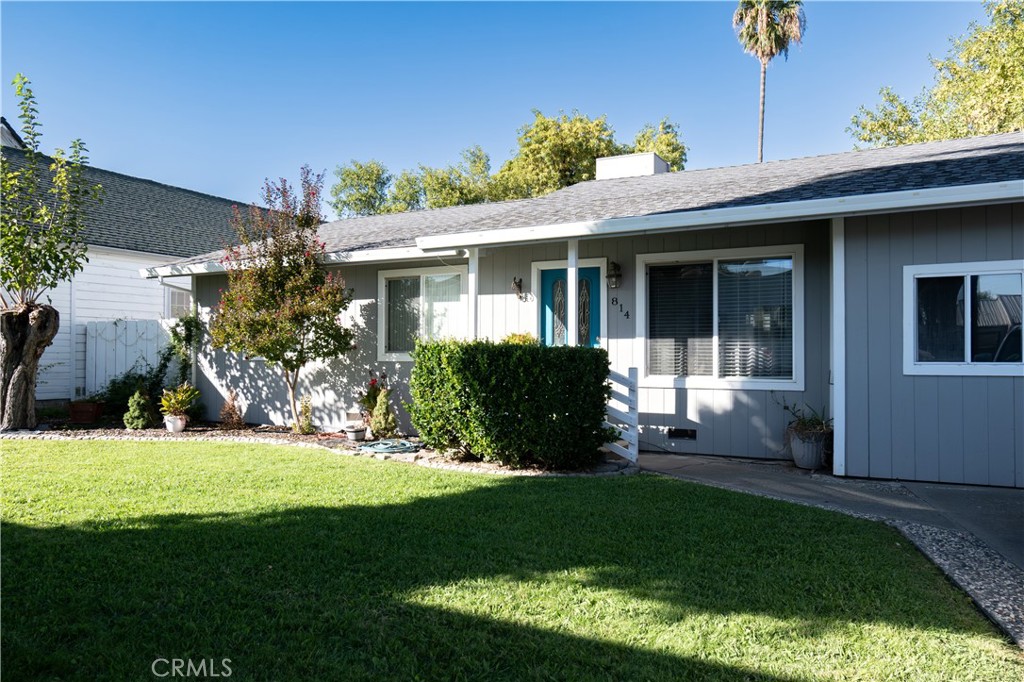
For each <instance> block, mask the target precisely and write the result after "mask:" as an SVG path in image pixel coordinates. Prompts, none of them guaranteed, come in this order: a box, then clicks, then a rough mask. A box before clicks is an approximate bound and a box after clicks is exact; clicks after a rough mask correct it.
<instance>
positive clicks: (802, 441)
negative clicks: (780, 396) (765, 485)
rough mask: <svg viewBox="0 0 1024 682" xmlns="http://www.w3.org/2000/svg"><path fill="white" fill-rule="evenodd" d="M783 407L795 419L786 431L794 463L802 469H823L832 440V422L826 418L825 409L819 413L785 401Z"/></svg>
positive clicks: (808, 407) (810, 408) (807, 407)
mask: <svg viewBox="0 0 1024 682" xmlns="http://www.w3.org/2000/svg"><path fill="white" fill-rule="evenodd" d="M782 407H783V409H784V410H785V411H786V412H788V413H789V414H790V416H791V417H792V418H793V419H792V420H791V421H790V422H789V426H788V427H787V429H786V435H787V439H786V440H787V441H788V442H789V450H790V453H791V454H792V455H793V463H794V464H796V465H797V466H798V467H800V468H801V469H821V468H822V467H824V466H825V464H826V461H825V459H826V458H825V455H826V453H827V452H828V451H829V450H830V449H831V440H832V420H831V419H827V418H826V417H825V408H824V407H822V408H821V411H820V412H819V411H818V410H815V409H814V408H813V407H810V406H809V405H805V406H804V407H800V406H798V405H788V404H786V403H785V401H783V404H782Z"/></svg>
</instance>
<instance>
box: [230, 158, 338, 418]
mask: <svg viewBox="0 0 1024 682" xmlns="http://www.w3.org/2000/svg"><path fill="white" fill-rule="evenodd" d="M301 184H302V187H301V191H300V192H299V193H298V194H296V193H295V192H294V191H293V190H292V188H291V186H290V185H289V184H288V181H287V180H285V179H283V178H282V179H281V180H280V181H278V182H276V183H273V182H270V181H268V182H267V183H266V184H265V185H264V188H263V199H264V202H265V203H266V209H261V208H259V207H257V206H251V207H250V208H249V210H248V211H247V212H244V213H243V212H242V211H239V210H238V209H236V210H235V216H234V218H233V220H232V225H233V227H234V228H235V231H236V232H237V233H238V239H239V246H236V247H232V248H230V249H228V250H227V252H226V255H225V256H224V259H223V263H224V265H225V267H226V269H227V275H228V284H229V287H228V289H227V291H225V292H223V295H222V297H221V300H220V304H219V305H218V306H217V308H216V309H215V311H214V314H213V319H212V321H211V324H210V335H211V337H212V339H213V346H214V347H215V348H223V349H225V350H228V351H232V352H236V353H242V354H244V355H246V356H258V357H262V358H264V359H265V360H266V361H267V363H268V364H270V365H272V366H275V367H277V368H279V369H280V370H281V374H282V377H283V378H284V382H285V384H286V386H287V388H288V399H289V402H290V403H291V408H292V417H293V419H294V422H293V428H295V429H298V428H299V427H300V424H301V419H300V416H301V415H300V413H299V406H298V401H297V400H296V396H295V388H296V385H297V384H298V380H299V373H300V372H301V371H302V368H303V367H305V366H306V365H307V364H308V363H310V362H312V361H314V360H329V359H332V358H336V357H339V356H341V355H342V354H344V353H345V352H347V351H348V350H350V349H351V348H352V337H353V333H352V330H351V329H349V328H347V327H343V326H342V325H341V324H340V323H339V320H338V316H339V315H340V314H341V312H342V311H343V310H345V309H346V308H347V307H348V305H349V303H350V302H351V300H352V292H351V290H349V289H346V288H345V282H344V280H342V278H341V277H339V276H338V275H337V274H335V273H331V272H328V271H327V270H325V269H324V267H323V265H322V261H323V256H324V251H325V246H326V245H325V244H324V242H322V241H320V239H319V237H318V236H317V228H318V227H319V225H320V224H321V223H322V222H323V216H322V215H321V214H320V195H321V191H322V188H323V174H319V175H313V173H312V171H310V169H309V166H303V168H302V173H301Z"/></svg>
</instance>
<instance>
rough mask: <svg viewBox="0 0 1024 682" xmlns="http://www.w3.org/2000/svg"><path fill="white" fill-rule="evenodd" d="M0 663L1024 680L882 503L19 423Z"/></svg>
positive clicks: (376, 673)
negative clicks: (869, 507)
mask: <svg viewBox="0 0 1024 682" xmlns="http://www.w3.org/2000/svg"><path fill="white" fill-rule="evenodd" d="M0 448H2V451H3V459H2V464H3V471H2V474H3V483H2V485H3V508H2V513H3V528H2V543H3V544H2V549H3V552H2V570H3V573H2V577H3V628H2V644H3V651H2V655H3V657H2V663H3V670H2V672H3V678H4V680H8V679H9V680H23V679H101V678H103V679H154V678H153V677H152V674H151V669H150V666H151V664H152V662H153V661H154V659H157V658H167V659H171V658H183V659H185V658H191V659H193V660H194V661H196V662H198V660H199V659H203V658H205V659H211V658H212V659H215V660H216V661H220V660H221V659H223V658H229V659H231V662H230V668H231V671H232V676H231V679H239V680H249V679H274V680H293V679H294V680H298V679H306V680H314V679H325V680H326V679H338V680H341V679H345V680H350V679H364V680H378V679H394V680H414V679H422V680H487V681H488V682H489V681H491V680H542V679H558V680H588V679H597V680H616V681H618V680H645V679H650V680H658V679H664V680H669V679H672V680H679V679H729V680H731V679H758V680H854V679H858V680H859V679H864V680H877V679H907V680H929V679H931V680H943V681H946V680H1020V679H1022V677H1024V660H1022V656H1021V652H1020V651H1019V650H1018V649H1015V648H1014V647H1012V646H1011V645H1010V644H1008V642H1007V640H1005V639H1004V638H1002V637H1001V636H1000V635H999V634H998V633H997V631H995V630H994V629H993V627H992V626H991V625H989V623H988V622H987V621H986V620H985V619H984V618H983V617H982V616H980V615H979V614H978V613H977V612H976V611H975V610H974V608H973V606H972V605H971V603H970V601H969V600H968V599H967V597H965V596H964V595H963V594H962V593H960V592H958V591H957V590H955V589H954V588H952V587H951V586H950V585H949V584H948V583H947V582H946V581H945V579H944V578H943V577H942V576H941V574H940V573H939V571H938V570H937V569H935V568H934V567H933V566H932V565H931V564H929V563H928V562H927V561H926V560H925V559H924V558H923V557H922V556H920V555H919V554H918V553H917V552H916V550H914V549H913V548H912V547H911V546H909V545H908V543H907V542H906V541H905V540H904V539H903V538H902V537H901V536H900V535H898V534H897V533H896V532H894V531H892V530H891V529H889V528H887V527H885V526H882V525H879V524H875V523H870V522H867V521H861V520H857V519H852V518H848V517H845V516H841V515H839V514H832V513H829V512H824V511H819V510H814V509H807V508H803V507H798V506H793V505H789V504H785V503H780V502H774V501H771V500H764V499H759V498H755V497H749V496H744V495H739V494H734V493H729V492H724V491H720V490H715V489H710V488H702V487H699V486H696V485H690V484H686V483H683V482H680V481H673V480H668V479H663V478H658V477H654V476H647V475H640V476H631V477H616V478H600V479H569V478H518V477H516V478H509V477H490V476H477V475H468V474H460V473H452V472H449V471H436V470H429V469H424V468H422V467H414V466H408V465H403V464H394V463H389V462H378V461H373V460H362V459H353V458H348V457H343V456H340V455H336V454H334V453H330V452H326V451H323V452H321V451H319V450H308V449H299V448H287V447H269V446H248V445H235V444H196V443H180V442H179V443H125V442H118V443H102V442H88V443H83V442H55V441H51V442H38V441H37V442H25V441H4V442H3V443H0Z"/></svg>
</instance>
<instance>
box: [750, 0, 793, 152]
mask: <svg viewBox="0 0 1024 682" xmlns="http://www.w3.org/2000/svg"><path fill="white" fill-rule="evenodd" d="M732 25H733V28H735V29H737V34H738V37H739V41H740V44H741V45H742V46H743V51H744V52H746V53H747V54H750V55H753V56H754V58H756V59H757V61H759V62H760V63H761V104H760V108H759V115H758V123H757V162H758V163H761V161H763V160H764V86H765V79H766V77H767V74H768V63H769V62H770V61H771V60H773V59H775V58H776V57H778V56H779V55H780V54H781V55H782V56H783V57H785V58H787V59H788V58H789V46H790V45H791V44H792V43H796V44H800V42H801V41H802V40H803V37H804V31H806V29H807V20H806V18H805V17H804V8H803V2H801V0H740V4H739V6H738V7H737V8H736V12H735V13H734V14H733V17H732Z"/></svg>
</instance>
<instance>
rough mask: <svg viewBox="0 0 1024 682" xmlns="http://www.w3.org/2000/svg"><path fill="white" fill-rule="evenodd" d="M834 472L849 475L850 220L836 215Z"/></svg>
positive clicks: (833, 237)
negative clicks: (847, 379) (847, 222)
mask: <svg viewBox="0 0 1024 682" xmlns="http://www.w3.org/2000/svg"><path fill="white" fill-rule="evenodd" d="M831 289H832V305H831V306H830V308H831V310H830V311H829V313H830V315H831V317H832V333H831V334H830V336H831V337H832V339H831V340H832V348H831V351H832V352H831V354H830V355H831V360H832V385H831V386H830V387H829V389H830V392H831V394H832V395H831V397H832V429H833V431H832V437H833V443H834V444H833V448H832V473H833V474H835V475H836V476H845V475H846V224H845V222H844V220H843V218H841V217H840V218H833V219H832V282H831Z"/></svg>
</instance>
